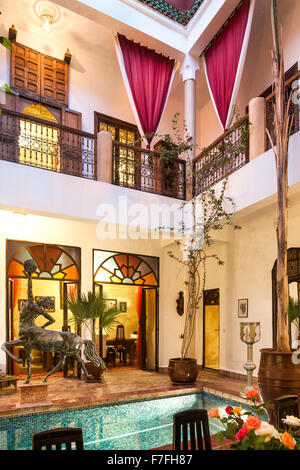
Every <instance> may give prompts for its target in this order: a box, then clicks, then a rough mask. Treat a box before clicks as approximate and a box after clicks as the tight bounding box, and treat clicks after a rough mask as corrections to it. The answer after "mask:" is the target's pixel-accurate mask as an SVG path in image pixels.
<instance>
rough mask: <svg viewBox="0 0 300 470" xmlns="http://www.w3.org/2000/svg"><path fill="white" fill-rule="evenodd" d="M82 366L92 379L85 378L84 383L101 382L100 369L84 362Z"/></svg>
mask: <svg viewBox="0 0 300 470" xmlns="http://www.w3.org/2000/svg"><path fill="white" fill-rule="evenodd" d="M84 365H85V367H86V370H87V371H88V373H89V374H91V375H92V376H93V378H92V379H88V378H86V381H87V382H92V383H96V382H101V376H102V374H103V369H102V367H97V366H94V364H92V363H91V362H86V363H85V364H84Z"/></svg>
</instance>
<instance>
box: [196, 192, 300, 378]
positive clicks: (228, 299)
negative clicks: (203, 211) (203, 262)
mask: <svg viewBox="0 0 300 470" xmlns="http://www.w3.org/2000/svg"><path fill="white" fill-rule="evenodd" d="M299 208H300V191H299V190H298V192H297V193H295V194H293V195H292V196H291V197H290V203H289V211H288V212H289V222H288V248H292V247H299V246H300V236H299V233H300V219H299ZM276 211H277V208H276V202H275V201H273V202H270V203H269V205H268V206H267V207H265V208H263V209H257V210H256V211H254V212H253V213H252V214H251V215H245V213H244V211H241V212H240V213H239V214H237V215H236V217H235V222H236V223H238V224H239V225H241V227H242V229H241V230H231V232H230V231H229V233H230V237H229V239H228V240H229V241H228V242H226V243H223V244H220V243H218V244H216V245H215V247H213V248H212V252H213V253H218V255H219V256H220V258H221V259H222V260H223V261H225V264H224V266H218V265H217V263H216V262H214V261H210V262H209V264H208V269H207V274H208V276H207V283H206V289H216V288H219V289H220V369H224V370H230V371H233V372H238V373H245V371H244V369H243V365H244V363H245V362H246V357H247V348H246V345H245V344H244V343H242V341H241V340H240V330H239V328H240V322H241V321H260V322H261V333H262V337H261V341H260V342H259V343H257V344H256V345H254V362H255V364H256V365H257V368H258V365H259V351H260V349H262V348H271V347H272V282H271V271H272V268H273V265H274V262H275V260H276V256H277V248H276V231H275V228H276V213H277V212H276ZM245 298H246V299H248V309H249V313H248V319H247V320H246V319H245V320H243V319H240V318H238V299H245ZM202 322H203V318H202V314H199V318H198V323H199V326H198V327H199V329H201V328H202ZM198 340H199V341H198V360H199V363H202V335H201V336H200V335H199V336H198ZM257 370H258V369H257ZM257 370H256V372H255V374H257Z"/></svg>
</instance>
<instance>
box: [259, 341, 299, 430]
mask: <svg viewBox="0 0 300 470" xmlns="http://www.w3.org/2000/svg"><path fill="white" fill-rule="evenodd" d="M260 352H261V356H260V366H259V371H258V385H259V390H260V393H261V396H262V399H263V401H272V400H274V399H275V398H278V397H280V396H282V395H298V397H299V399H300V366H299V364H294V363H293V361H292V356H293V351H291V352H279V351H276V350H274V349H261V351H260ZM269 416H270V419H271V421H273V420H274V418H273V416H272V413H271V414H270V413H269Z"/></svg>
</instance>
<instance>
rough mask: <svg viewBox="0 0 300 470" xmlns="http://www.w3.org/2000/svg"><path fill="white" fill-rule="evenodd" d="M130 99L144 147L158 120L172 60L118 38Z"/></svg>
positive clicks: (155, 128)
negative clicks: (143, 138) (132, 102)
mask: <svg viewBox="0 0 300 470" xmlns="http://www.w3.org/2000/svg"><path fill="white" fill-rule="evenodd" d="M118 41H119V45H120V48H121V52H122V56H123V60H124V66H125V70H126V75H127V79H128V82H129V86H130V90H131V94H132V99H133V101H134V105H135V107H136V111H137V114H138V117H139V120H140V124H141V127H142V130H143V132H144V134H146V135H147V141H148V145H149V146H150V143H151V141H152V137H151V136H149V134H154V133H155V132H156V130H157V128H158V125H159V122H160V120H161V117H162V114H163V111H164V108H165V104H166V100H167V97H168V93H169V88H170V84H171V79H172V75H173V69H174V65H175V61H174V59H169V58H168V57H165V56H163V55H161V54H158V53H156V52H155V51H153V50H151V49H148V48H147V47H144V46H141V45H140V44H137V43H135V42H134V41H131V40H129V39H127V38H126V37H125V36H122V35H121V34H118Z"/></svg>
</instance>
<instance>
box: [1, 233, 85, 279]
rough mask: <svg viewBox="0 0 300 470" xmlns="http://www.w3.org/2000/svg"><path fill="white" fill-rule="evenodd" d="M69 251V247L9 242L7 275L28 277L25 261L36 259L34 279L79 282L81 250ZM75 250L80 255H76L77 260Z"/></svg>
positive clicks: (72, 249)
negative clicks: (15, 249)
mask: <svg viewBox="0 0 300 470" xmlns="http://www.w3.org/2000/svg"><path fill="white" fill-rule="evenodd" d="M10 244H11V245H10ZM18 245H19V247H18ZM16 247H18V248H19V249H18V250H17V251H15V252H14V253H13V254H12V255H11V256H10V253H11V252H12V250H14V248H16ZM67 250H68V247H63V246H58V245H44V244H28V245H24V242H13V241H12V242H10V241H8V242H7V254H8V256H7V258H8V259H9V262H8V269H7V274H8V276H11V277H26V276H25V273H24V261H25V260H26V259H34V260H35V261H36V263H37V266H38V267H37V270H36V272H35V273H34V274H33V276H32V277H33V278H37V279H55V280H61V281H62V280H63V281H79V280H80V271H79V268H78V266H79V259H80V249H79V248H71V252H68V251H67ZM74 250H78V253H76V258H77V260H76V259H74V256H72V255H73V252H74Z"/></svg>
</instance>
